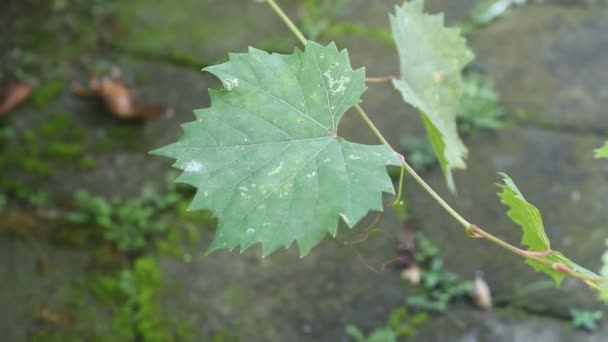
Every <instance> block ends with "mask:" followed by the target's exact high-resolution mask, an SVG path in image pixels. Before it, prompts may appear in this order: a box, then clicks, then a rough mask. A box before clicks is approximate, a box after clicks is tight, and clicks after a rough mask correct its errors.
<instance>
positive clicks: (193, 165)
mask: <svg viewBox="0 0 608 342" xmlns="http://www.w3.org/2000/svg"><path fill="white" fill-rule="evenodd" d="M204 168H205V166H204V165H203V164H202V163H200V162H198V161H196V160H191V161H189V162H187V163H186V164H185V165H184V166H183V169H184V171H186V172H194V173H201V172H202V171H203V169H204Z"/></svg>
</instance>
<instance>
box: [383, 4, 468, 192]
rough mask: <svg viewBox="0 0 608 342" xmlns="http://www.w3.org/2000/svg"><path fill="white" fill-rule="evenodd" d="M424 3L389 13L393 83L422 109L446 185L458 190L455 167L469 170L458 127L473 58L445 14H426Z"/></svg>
mask: <svg viewBox="0 0 608 342" xmlns="http://www.w3.org/2000/svg"><path fill="white" fill-rule="evenodd" d="M423 7H424V1H423V0H414V1H410V2H406V3H404V4H403V6H401V7H399V6H397V7H396V12H395V14H394V15H392V14H391V15H390V21H391V29H392V33H393V38H394V40H395V43H396V45H397V50H398V52H399V60H400V65H401V79H395V80H393V85H394V87H395V88H396V89H397V90H398V91H399V92H400V93H401V96H402V97H403V100H404V101H405V102H407V103H409V104H410V105H412V106H414V107H416V108H417V109H418V110H419V111H420V113H421V115H422V118H423V121H424V126H425V127H426V130H427V134H428V135H429V137H430V140H431V142H432V145H433V149H434V150H435V154H436V155H437V159H439V162H440V164H441V168H442V169H443V172H444V174H445V176H446V180H447V184H448V187H449V188H450V189H451V190H452V191H454V189H455V186H454V180H453V176H452V170H453V169H464V168H466V164H465V161H464V159H465V158H466V156H467V154H468V151H467V148H466V146H465V145H464V144H463V143H462V141H461V140H460V138H459V136H458V131H457V127H456V109H457V108H458V107H459V104H460V97H461V95H462V93H463V84H462V75H461V73H462V69H463V68H464V66H465V65H467V64H468V63H469V62H471V60H473V57H474V56H473V53H472V52H471V51H470V50H469V49H468V48H467V45H466V41H465V39H464V38H463V37H461V36H460V32H459V30H458V29H449V28H446V27H444V22H443V15H442V14H439V15H427V14H424V13H423Z"/></svg>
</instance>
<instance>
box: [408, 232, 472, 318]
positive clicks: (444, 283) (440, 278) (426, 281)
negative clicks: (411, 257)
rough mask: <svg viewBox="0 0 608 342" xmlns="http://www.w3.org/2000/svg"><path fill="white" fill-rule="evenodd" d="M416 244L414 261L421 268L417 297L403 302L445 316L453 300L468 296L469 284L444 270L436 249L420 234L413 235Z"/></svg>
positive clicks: (470, 285)
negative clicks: (444, 313) (441, 313)
mask: <svg viewBox="0 0 608 342" xmlns="http://www.w3.org/2000/svg"><path fill="white" fill-rule="evenodd" d="M415 241H416V247H417V250H416V261H417V263H418V264H419V265H420V268H421V273H422V277H421V279H422V282H421V286H420V287H419V288H418V289H417V293H416V295H414V296H409V297H407V298H406V302H407V304H408V305H409V306H411V307H413V308H417V309H422V310H429V311H439V312H444V311H445V310H447V308H448V305H449V303H450V302H451V301H452V300H453V299H454V298H458V297H462V296H465V295H470V294H471V291H472V289H473V284H472V282H471V281H465V280H462V279H460V277H459V276H458V275H456V274H455V273H452V272H447V271H445V270H444V268H443V259H442V258H441V256H440V255H439V248H438V247H437V246H435V245H434V244H433V243H432V242H431V241H430V240H428V239H427V238H426V237H425V236H424V235H422V234H421V233H416V236H415Z"/></svg>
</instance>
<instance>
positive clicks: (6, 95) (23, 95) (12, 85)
mask: <svg viewBox="0 0 608 342" xmlns="http://www.w3.org/2000/svg"><path fill="white" fill-rule="evenodd" d="M30 95H32V87H30V86H28V85H27V84H25V83H21V82H6V83H3V84H0V116H2V115H5V114H8V113H10V112H11V111H12V110H13V109H15V107H17V106H18V105H19V104H20V103H22V102H23V101H25V100H27V98H28V97H30Z"/></svg>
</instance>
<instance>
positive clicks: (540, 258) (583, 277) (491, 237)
mask: <svg viewBox="0 0 608 342" xmlns="http://www.w3.org/2000/svg"><path fill="white" fill-rule="evenodd" d="M471 230H472V231H473V232H474V233H475V234H477V235H479V236H481V237H483V238H485V239H487V240H489V241H491V242H493V243H494V244H496V245H498V246H500V247H503V248H504V249H506V250H508V251H510V252H512V253H514V254H517V255H520V256H522V257H524V258H526V259H531V260H534V261H536V262H538V263H541V264H543V265H546V266H549V267H551V268H553V269H556V267H555V266H556V265H557V264H558V263H555V262H553V261H551V260H547V259H544V258H543V256H542V254H544V253H545V252H532V253H531V252H530V251H525V250H523V249H520V248H517V247H515V246H513V245H511V244H510V243H508V242H506V241H503V240H501V239H499V238H497V237H496V236H494V235H492V234H490V233H488V232H486V231H485V230H483V229H481V228H479V227H477V226H476V225H471ZM562 265H563V264H562ZM563 266H564V267H565V268H561V267H560V268H559V269H556V271H558V272H562V273H564V274H567V275H569V276H571V277H574V278H578V279H581V280H585V281H592V282H598V281H604V280H605V279H604V278H601V277H596V276H591V275H587V274H583V273H580V272H576V271H574V270H572V269H570V268H569V267H566V266H565V265H563Z"/></svg>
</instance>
